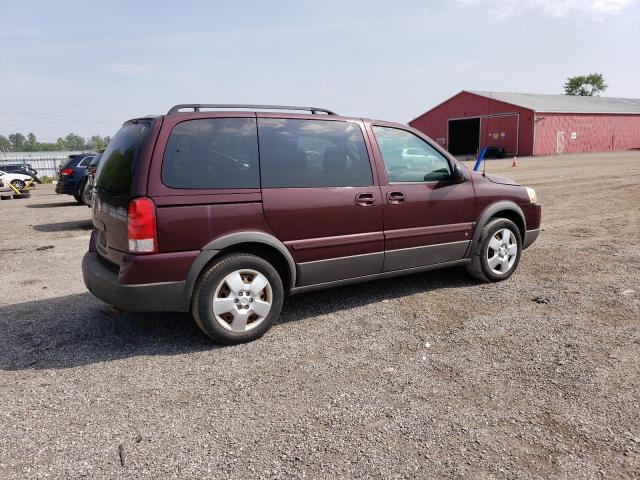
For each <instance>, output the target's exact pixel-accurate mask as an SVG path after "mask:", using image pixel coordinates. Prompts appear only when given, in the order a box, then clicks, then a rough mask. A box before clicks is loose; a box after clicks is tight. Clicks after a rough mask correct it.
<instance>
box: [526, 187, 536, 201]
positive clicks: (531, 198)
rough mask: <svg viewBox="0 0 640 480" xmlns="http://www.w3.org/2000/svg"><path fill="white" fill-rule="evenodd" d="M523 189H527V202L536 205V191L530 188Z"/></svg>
mask: <svg viewBox="0 0 640 480" xmlns="http://www.w3.org/2000/svg"><path fill="white" fill-rule="evenodd" d="M524 188H526V189H527V193H528V194H529V201H530V202H531V203H538V195H537V194H536V191H535V190H534V189H533V188H530V187H524Z"/></svg>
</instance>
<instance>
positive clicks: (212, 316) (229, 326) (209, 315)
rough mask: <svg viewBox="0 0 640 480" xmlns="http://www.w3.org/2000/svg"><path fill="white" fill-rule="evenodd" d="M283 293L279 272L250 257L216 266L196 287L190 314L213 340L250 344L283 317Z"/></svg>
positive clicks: (238, 256)
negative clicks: (279, 317)
mask: <svg viewBox="0 0 640 480" xmlns="http://www.w3.org/2000/svg"><path fill="white" fill-rule="evenodd" d="M283 298H284V290H283V286H282V280H281V278H280V276H279V275H278V272H277V271H276V269H275V268H274V267H273V266H272V265H271V264H270V263H269V262H267V261H266V260H264V259H262V258H260V257H257V256H255V255H250V254H231V255H228V256H224V257H222V258H221V259H220V260H218V261H217V262H215V263H214V264H213V265H211V267H209V268H208V270H207V271H206V272H205V273H204V274H203V276H202V278H201V279H200V281H199V282H198V284H197V285H196V288H195V290H194V296H193V303H192V308H191V312H192V314H193V318H194V320H195V321H196V323H197V324H198V326H199V327H200V328H201V329H202V331H204V333H206V334H207V335H208V336H210V337H211V338H212V339H213V340H215V341H216V342H219V343H224V344H227V345H233V344H237V343H245V342H250V341H252V340H256V339H258V338H260V337H261V336H262V335H264V333H265V332H266V331H267V330H269V328H270V327H271V325H272V324H273V322H274V320H275V319H276V318H277V317H278V315H280V311H281V310H282V301H283Z"/></svg>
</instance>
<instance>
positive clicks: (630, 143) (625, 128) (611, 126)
mask: <svg viewBox="0 0 640 480" xmlns="http://www.w3.org/2000/svg"><path fill="white" fill-rule="evenodd" d="M536 118H537V119H538V121H537V122H536V126H535V142H536V149H535V153H536V155H553V154H555V153H556V146H557V145H556V142H557V132H564V139H565V140H564V153H585V152H606V151H615V150H627V149H630V148H640V115H588V114H583V115H580V114H577V115H576V114H560V113H538V114H536ZM572 132H575V133H576V138H575V140H572V139H571V133H572Z"/></svg>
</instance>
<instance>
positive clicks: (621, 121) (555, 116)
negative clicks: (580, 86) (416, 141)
mask: <svg viewBox="0 0 640 480" xmlns="http://www.w3.org/2000/svg"><path fill="white" fill-rule="evenodd" d="M409 125H411V126H412V127H414V128H416V129H418V130H420V131H422V132H424V133H426V134H427V135H429V136H430V137H431V138H433V139H434V140H435V141H437V142H438V143H440V144H441V145H443V146H444V147H445V148H446V149H447V150H448V151H449V152H451V153H452V154H454V155H465V154H475V153H476V152H477V151H478V150H479V149H480V148H482V147H502V148H504V149H505V150H506V152H507V154H509V155H550V154H557V153H582V152H605V151H612V150H627V149H632V148H640V99H637V98H608V97H578V96H570V95H538V94H531V93H508V92H477V91H475V92H474V91H465V90H463V91H461V92H460V93H458V94H457V95H454V96H453V97H451V98H449V99H448V100H445V101H444V102H442V103H441V104H439V105H437V106H436V107H434V108H432V109H431V110H429V111H427V112H425V113H423V114H422V115H420V116H419V117H417V118H415V119H414V120H411V121H410V122H409Z"/></svg>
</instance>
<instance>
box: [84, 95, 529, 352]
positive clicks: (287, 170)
mask: <svg viewBox="0 0 640 480" xmlns="http://www.w3.org/2000/svg"><path fill="white" fill-rule="evenodd" d="M184 110H188V111H187V112H185V111H184ZM274 111H277V112H278V113H274ZM296 111H298V112H299V111H305V112H309V113H304V114H301V113H291V112H296ZM94 199H95V200H94V204H93V224H94V227H95V228H94V231H93V234H92V236H91V242H90V246H89V251H88V252H87V253H86V255H85V256H84V259H83V262H82V270H83V275H84V281H85V284H86V286H87V288H88V289H89V290H90V291H91V292H92V293H93V294H94V295H96V296H97V297H98V298H100V299H102V300H104V301H105V302H108V303H110V304H113V305H115V306H117V307H119V308H122V309H124V310H130V311H180V312H189V311H190V312H191V313H192V314H193V317H194V319H195V320H196V322H197V323H198V325H199V326H200V327H201V328H202V330H203V331H204V332H205V333H206V334H207V335H209V336H210V337H212V338H213V339H214V340H216V341H218V342H222V343H227V344H233V343H240V342H247V341H251V340H254V339H256V338H258V337H260V336H261V335H263V334H264V333H265V332H266V331H267V330H268V329H269V327H270V326H271V325H272V324H273V322H274V320H275V319H276V318H277V317H278V315H279V314H280V310H281V308H282V301H283V297H284V295H285V294H295V293H299V292H304V291H309V290H313V289H320V288H327V287H335V286H338V285H344V284H347V283H353V282H361V281H366V280H373V279H378V278H385V277H391V276H396V275H403V274H406V273H413V272H421V271H425V270H431V269H435V268H441V267H449V266H453V265H465V266H466V267H467V269H468V271H469V272H470V273H471V274H472V275H473V276H474V277H477V278H479V279H482V280H485V281H499V280H504V279H506V278H508V277H509V276H511V274H512V273H513V272H514V270H515V269H516V267H517V265H518V262H519V260H520V255H521V252H522V250H524V249H525V248H527V247H528V246H529V245H531V244H532V243H533V242H534V241H535V239H536V238H537V237H538V234H539V231H540V230H539V229H540V214H541V209H540V205H538V203H537V199H536V194H535V191H534V190H533V189H531V188H527V187H522V186H519V185H517V184H516V183H514V182H512V181H510V180H507V179H504V178H500V177H494V176H491V175H481V174H475V173H470V172H469V171H468V170H467V169H466V168H465V167H464V166H463V165H462V164H460V163H459V162H458V161H457V160H456V159H455V158H453V157H452V156H451V155H449V154H448V153H447V152H446V151H444V150H443V149H442V148H440V147H439V146H438V145H437V144H436V143H434V142H433V141H432V140H431V139H429V138H428V137H426V136H425V135H423V134H422V133H420V132H419V131H417V130H414V129H412V128H410V127H408V126H406V125H399V124H396V123H390V122H383V121H378V120H367V119H362V118H347V117H341V116H339V115H336V114H334V113H333V112H331V111H328V110H325V109H321V108H302V107H289V106H269V105H267V106H265V105H262V106H260V105H198V104H189V105H177V106H175V107H173V108H172V109H171V110H170V111H169V113H168V114H167V115H163V116H156V117H144V118H137V119H134V120H129V121H128V122H126V123H125V124H124V125H123V126H122V128H121V129H120V131H119V132H118V133H117V134H116V135H115V137H114V138H113V139H112V140H111V142H110V143H109V146H108V147H107V149H106V151H105V152H104V153H103V156H102V161H101V163H100V166H99V168H98V172H97V178H96V181H95V186H94Z"/></svg>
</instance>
